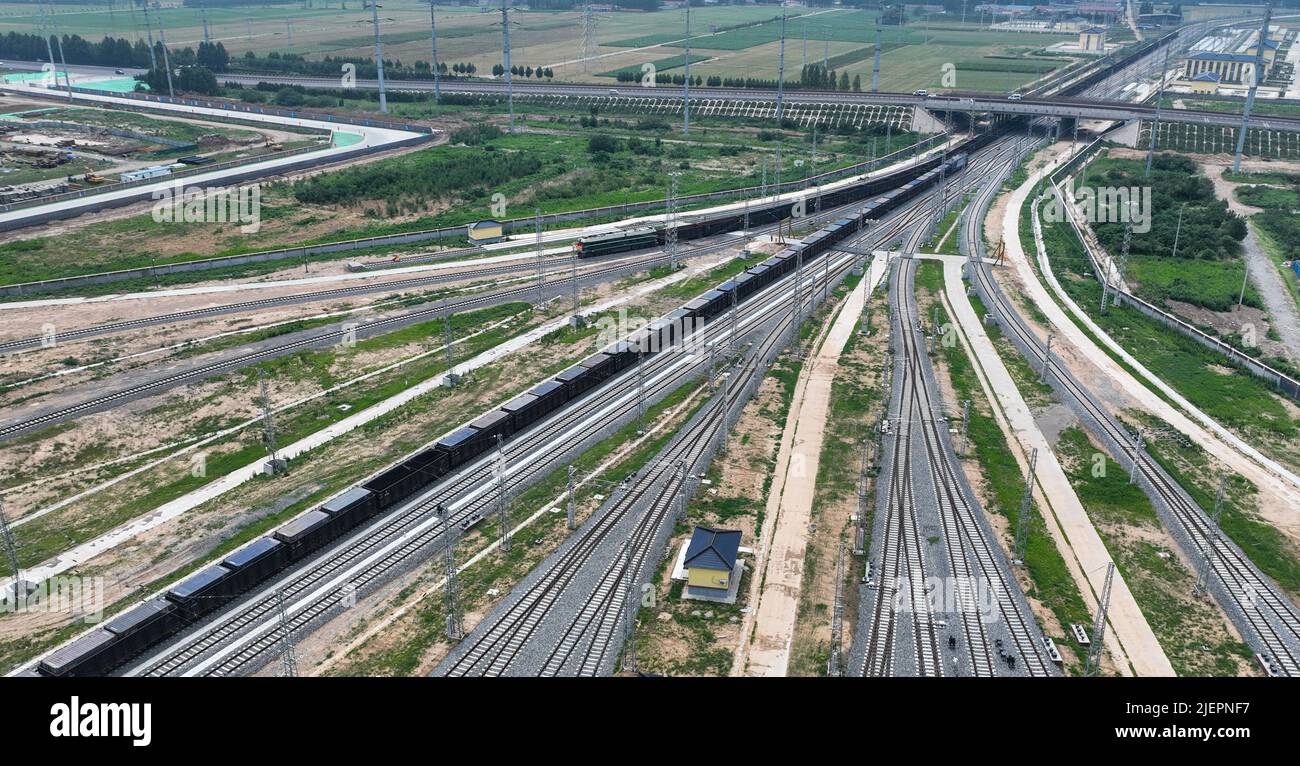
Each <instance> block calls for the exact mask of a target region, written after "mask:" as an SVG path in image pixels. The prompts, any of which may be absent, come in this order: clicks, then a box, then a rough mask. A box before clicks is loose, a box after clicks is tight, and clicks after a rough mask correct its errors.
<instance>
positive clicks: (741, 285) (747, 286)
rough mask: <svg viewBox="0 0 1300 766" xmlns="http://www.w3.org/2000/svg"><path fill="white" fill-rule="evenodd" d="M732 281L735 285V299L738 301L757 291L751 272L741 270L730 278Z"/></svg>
mask: <svg viewBox="0 0 1300 766" xmlns="http://www.w3.org/2000/svg"><path fill="white" fill-rule="evenodd" d="M732 282H734V283H735V285H736V301H737V302H738V303H744V302H745V301H747V300H749V299H750V297H751V296H753V295H754V293H755V292H757V290H756V289H755V285H754V275H753V274H750V273H748V272H744V271H742V272H740V273H739V274H737V275H736V276H735V277H733V278H732Z"/></svg>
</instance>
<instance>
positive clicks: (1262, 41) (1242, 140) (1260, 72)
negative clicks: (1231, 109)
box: [1232, 1, 1273, 173]
mask: <svg viewBox="0 0 1300 766" xmlns="http://www.w3.org/2000/svg"><path fill="white" fill-rule="evenodd" d="M1272 16H1273V3H1272V2H1271V1H1270V2H1269V3H1268V4H1267V5H1265V6H1264V26H1263V27H1261V28H1260V30H1259V42H1258V43H1257V44H1256V45H1255V71H1254V72H1252V73H1251V78H1252V79H1251V83H1250V90H1249V91H1247V92H1246V107H1245V108H1244V109H1242V110H1241V130H1240V131H1239V132H1238V133H1237V153H1236V154H1235V155H1233V158H1232V172H1234V173H1239V172H1241V152H1242V150H1243V149H1245V148H1246V129H1247V128H1249V127H1250V112H1251V110H1252V109H1254V108H1255V91H1256V90H1258V88H1259V84H1260V83H1261V82H1263V80H1264V71H1265V70H1264V46H1265V45H1268V22H1269V19H1271V18H1272Z"/></svg>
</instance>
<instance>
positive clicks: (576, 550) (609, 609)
mask: <svg viewBox="0 0 1300 766" xmlns="http://www.w3.org/2000/svg"><path fill="white" fill-rule="evenodd" d="M919 212H920V210H919V208H915V207H914V208H912V209H911V210H909V214H908V215H907V216H906V217H902V220H901V221H897V222H894V223H892V224H889V225H887V226H884V227H878V228H876V229H873V230H871V232H870V233H867V234H865V235H862V236H860V237H859V238H860V239H871V240H873V242H874V243H875V244H877V245H878V244H880V243H882V242H887V241H889V240H891V239H893V238H894V237H896V236H897V235H898V234H899V233H900V232H901V231H902V230H903V229H904V228H905V227H906V226H908V225H912V221H911V219H912V218H915V217H917V215H918V213H919ZM825 257H827V258H833V257H835V256H833V255H831V254H827V256H825ZM838 261H839V262H838V264H836V265H835V266H833V267H831V268H830V269H827V270H826V271H825V272H823V276H822V277H821V278H820V280H821V281H822V282H823V283H824V284H822V285H820V286H819V285H818V284H817V281H818V279H819V278H818V277H816V275H815V272H816V271H817V270H816V269H812V270H811V271H813V272H814V275H813V281H812V282H811V284H810V285H809V292H810V293H811V294H813V295H815V294H816V292H817V291H818V290H820V289H827V291H828V287H829V285H828V284H825V283H826V281H827V280H829V281H830V282H835V281H838V280H839V279H840V278H841V277H842V276H843V275H844V274H845V273H846V272H847V270H848V268H849V267H850V266H851V265H852V263H853V262H855V261H856V257H848V258H846V257H840V258H839V259H838ZM801 293H802V290H801ZM797 300H799V301H802V294H801V295H800V296H799V297H798V298H797ZM792 321H793V317H792V315H791V313H790V312H786V313H785V314H784V315H783V316H781V317H780V318H779V319H778V320H777V321H776V322H775V324H774V326H773V327H772V328H771V329H770V330H769V332H768V333H767V335H766V337H765V338H764V340H763V342H762V344H761V345H760V346H759V348H757V349H756V350H755V351H754V352H753V354H752V355H751V357H750V360H751V361H750V363H748V364H746V365H744V366H743V367H742V369H741V370H740V372H739V373H738V374H736V376H735V378H736V381H737V382H736V383H735V384H734V385H732V386H730V387H729V391H728V399H727V400H723V399H722V398H721V397H719V399H718V402H719V404H717V405H715V406H713V407H711V408H710V409H709V410H708V411H707V412H705V413H702V417H699V418H698V422H696V423H693V424H692V425H690V426H688V429H687V431H686V432H685V433H684V435H682V436H679V439H678V441H677V442H675V443H674V444H672V445H670V446H669V448H668V449H667V450H666V451H665V452H663V453H661V455H660V456H659V457H658V458H657V459H656V460H655V461H654V462H653V464H652V468H651V469H650V471H649V472H648V473H647V475H646V476H644V477H643V478H642V479H641V480H640V481H639V482H638V484H637V485H636V486H635V487H634V488H633V489H632V490H631V491H629V492H628V493H626V494H624V495H622V496H620V497H618V498H616V499H615V500H614V501H612V502H610V503H607V504H606V506H605V507H604V508H602V509H601V510H600V511H599V512H598V515H597V516H595V517H594V518H593V519H592V520H589V521H588V523H587V524H586V525H585V527H584V529H583V532H582V534H581V535H580V536H579V537H578V538H576V539H575V540H574V541H573V542H572V543H570V544H568V545H567V547H565V548H564V549H562V550H561V551H560V552H559V553H558V554H557V555H556V556H555V557H553V559H551V560H550V561H548V562H547V563H545V564H543V567H542V568H541V569H540V571H541V572H542V574H541V575H540V577H537V578H536V579H535V580H534V581H533V582H531V583H527V584H526V585H525V586H524V587H523V588H520V589H517V593H516V595H515V596H514V598H513V600H512V601H511V602H510V603H509V605H508V606H507V607H505V609H504V610H502V611H500V612H499V613H498V614H496V615H495V616H494V617H490V618H489V620H490V622H485V623H484V624H482V625H480V626H479V627H478V628H476V630H475V633H474V637H473V639H472V641H471V642H469V643H467V644H466V645H465V647H464V648H462V649H460V650H459V651H458V652H457V653H454V654H453V655H452V657H451V658H449V660H448V661H447V662H445V663H444V665H443V667H442V668H440V669H439V671H438V672H439V673H440V674H441V675H447V676H467V675H487V676H497V675H505V674H507V673H510V672H520V669H519V668H518V667H517V665H518V664H520V663H518V660H519V659H520V653H521V652H523V651H524V650H525V648H526V647H530V646H533V645H535V643H536V636H537V633H538V631H539V630H540V629H542V626H543V623H544V622H545V621H546V620H547V619H548V618H551V617H553V616H555V615H556V609H555V608H556V605H557V602H559V601H560V599H561V597H562V596H564V595H565V594H566V592H568V590H569V589H570V586H571V585H573V583H574V580H575V578H577V577H578V576H579V575H581V574H582V573H583V572H584V571H587V570H588V569H589V568H590V566H591V564H592V563H593V561H594V563H597V564H599V565H600V566H601V567H602V569H603V571H602V574H601V575H600V578H599V580H598V581H596V583H595V584H594V587H593V588H592V591H591V594H590V595H589V596H588V597H586V598H585V599H584V600H583V601H582V603H581V604H580V605H579V606H578V608H577V611H576V613H575V614H574V615H573V617H572V619H570V620H569V621H568V622H567V624H565V625H563V626H562V630H561V632H560V633H559V638H558V640H557V641H555V642H554V643H553V644H550V645H549V649H548V651H547V652H546V653H545V656H544V657H543V656H542V655H541V654H540V653H538V654H537V655H536V656H535V657H529V658H527V659H530V660H531V659H535V660H536V662H535V663H534V667H532V668H527V669H526V670H525V671H523V672H533V673H536V674H538V675H542V676H556V675H565V674H573V675H580V676H594V675H598V674H600V673H601V672H604V671H606V670H608V669H609V663H610V662H612V661H613V659H614V658H615V657H616V655H617V651H618V648H619V646H620V645H621V638H622V636H621V634H620V628H621V627H622V626H623V624H624V623H625V621H626V620H627V619H628V613H627V607H626V602H625V599H626V594H627V591H628V584H629V583H640V582H641V581H642V580H643V579H644V577H645V576H646V574H647V570H646V561H647V559H648V557H649V555H650V554H651V553H652V552H653V551H655V550H656V549H657V546H656V545H655V543H656V542H657V539H658V537H659V536H660V533H661V531H662V530H663V529H664V525H665V522H666V521H667V520H668V519H669V517H670V516H671V509H672V508H673V506H674V505H675V502H676V497H677V494H678V492H679V490H680V482H681V480H682V477H681V472H680V471H679V470H678V468H677V466H679V465H684V466H686V467H688V468H689V470H687V471H686V473H688V474H691V473H694V472H695V470H696V468H697V466H699V465H700V464H701V463H702V462H703V461H704V460H705V458H706V457H707V453H708V448H709V446H710V445H712V444H713V441H714V439H715V438H716V436H717V433H718V430H719V428H721V427H725V426H724V422H725V421H724V419H723V414H724V413H725V412H730V411H732V407H733V403H734V402H738V401H739V398H740V397H741V396H742V394H743V392H744V391H745V389H746V386H747V384H748V383H749V381H751V380H752V379H753V377H754V376H755V375H758V374H760V372H761V370H760V367H761V365H760V364H759V363H758V362H757V360H760V359H763V360H766V359H770V357H771V356H772V355H773V352H774V350H775V348H776V346H777V344H779V342H780V341H781V339H782V338H783V337H785V334H786V331H787V330H788V328H789V327H790V324H791V322H792ZM642 505H648V507H646V508H645V510H644V512H643V513H641V514H640V515H639V516H636V517H635V518H631V517H632V516H633V514H634V513H635V510H636V508H637V507H638V506H642ZM629 525H630V526H631V528H630V529H628V528H627V527H628V526H629ZM619 537H623V539H624V540H625V542H624V548H625V553H624V554H623V555H619V556H617V557H616V558H615V559H614V560H612V561H611V560H609V555H608V554H609V549H610V543H611V540H612V539H614V540H616V539H618V538H619ZM602 550H603V552H604V554H605V555H604V557H603V559H601V558H598V557H599V556H600V554H601V552H602ZM524 664H527V663H524Z"/></svg>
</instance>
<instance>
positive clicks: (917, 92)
mask: <svg viewBox="0 0 1300 766" xmlns="http://www.w3.org/2000/svg"><path fill="white" fill-rule="evenodd" d="M912 95H913V96H928V95H930V91H928V90H924V89H922V90H914V91H912Z"/></svg>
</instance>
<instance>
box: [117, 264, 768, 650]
mask: <svg viewBox="0 0 1300 766" xmlns="http://www.w3.org/2000/svg"><path fill="white" fill-rule="evenodd" d="M778 284H780V283H778ZM782 289H788V286H783V288H782ZM772 310H773V309H772V308H771V307H770V306H767V305H765V304H764V302H763V301H762V300H760V301H758V302H757V303H751V304H750V305H749V307H748V308H746V309H743V310H742V311H741V312H740V313H741V316H740V317H739V318H738V321H740V322H742V323H743V324H745V325H747V326H751V327H752V326H754V324H755V323H762V322H764V321H767V320H768V319H770V314H771V312H772ZM729 333H730V328H729V327H728V326H727V324H726V323H712V324H711V325H708V326H706V328H705V336H706V337H705V342H710V341H716V340H718V339H720V338H723V337H727V336H728V335H729ZM697 363H698V360H695V361H691V360H687V359H685V358H682V355H673V354H670V355H656V356H654V357H651V360H650V361H648V362H647V363H646V371H645V374H646V387H647V391H664V392H666V391H667V390H671V389H672V388H675V387H676V386H677V385H678V384H680V383H681V382H682V381H683V380H684V379H685V378H687V377H688V376H689V375H690V374H691V373H692V371H693V369H694V368H695V365H696V364H697ZM635 389H636V381H635V379H634V378H632V379H628V378H627V376H625V377H624V378H620V379H619V383H618V385H615V386H605V387H602V388H600V389H598V390H597V391H595V392H593V394H592V395H590V396H588V397H587V398H586V399H583V400H580V401H579V402H578V403H576V404H575V405H574V407H573V408H571V409H570V410H567V411H565V412H564V416H563V417H562V418H561V419H559V420H557V421H555V422H548V423H544V424H542V425H540V426H538V427H537V428H535V429H532V430H530V431H528V432H526V433H525V434H524V435H523V436H521V437H519V438H517V439H515V440H512V441H511V442H509V443H507V445H506V446H505V448H504V451H505V455H506V458H507V463H508V465H509V466H510V468H509V470H510V473H509V480H510V483H511V485H512V486H516V487H517V486H522V485H523V484H525V483H527V482H528V481H529V480H530V479H533V478H537V477H538V476H540V475H544V472H545V471H548V470H550V466H551V465H552V464H555V463H557V462H558V461H559V460H560V459H561V458H563V457H564V455H563V454H562V453H563V452H564V451H565V449H564V447H563V443H564V442H565V440H566V439H573V440H574V441H575V443H578V442H581V440H582V435H583V434H598V433H599V432H600V431H601V430H602V428H603V427H604V426H606V425H607V424H609V423H611V422H616V421H618V420H619V419H620V418H622V417H625V416H628V415H630V414H632V413H633V412H635V410H636V408H637V403H636V398H635ZM556 444H559V445H561V446H560V447H559V448H558V449H556V448H554V445H556ZM530 457H531V458H532V459H531V460H527V461H526V459H527V458H530ZM491 473H492V458H491V457H484V458H481V459H480V460H479V461H477V462H476V463H474V464H472V465H471V466H469V467H467V468H466V469H464V470H463V471H462V472H461V473H459V474H458V475H456V476H455V477H453V478H451V479H448V480H447V481H445V482H443V483H442V484H439V485H437V486H436V487H434V488H432V490H431V491H429V492H426V493H425V495H424V496H423V497H422V498H421V499H419V500H417V501H416V502H414V503H411V504H408V505H407V506H406V507H404V508H402V509H400V510H398V511H396V512H393V513H390V514H388V515H387V516H385V517H382V518H381V519H380V520H378V521H377V522H375V523H374V524H372V525H370V526H368V527H366V528H364V529H363V530H360V531H359V532H358V533H356V534H354V536H353V537H351V538H349V539H348V540H347V541H345V542H344V543H343V544H341V545H339V546H336V547H335V548H333V549H330V550H329V551H327V552H326V553H324V554H322V555H320V556H318V557H316V558H314V559H312V560H310V561H309V563H308V564H307V566H306V567H304V568H300V569H299V570H298V571H296V572H294V573H293V574H291V575H289V576H288V577H287V578H284V579H283V580H282V581H280V582H278V583H276V584H275V585H274V586H272V587H270V588H267V589H265V590H263V591H261V592H259V593H258V594H257V595H256V596H255V597H253V598H252V599H245V601H244V602H242V603H241V605H240V606H239V608H237V609H236V610H233V611H231V610H228V611H227V612H225V613H222V614H219V615H218V616H217V618H216V619H215V620H213V621H211V622H210V623H209V627H207V628H206V629H205V630H202V631H199V632H196V633H194V634H192V635H191V636H189V637H186V639H184V640H183V641H182V642H181V643H182V644H184V645H183V646H174V647H173V648H171V649H169V650H167V651H166V652H163V653H161V654H160V655H157V656H155V657H152V658H150V659H149V660H147V661H146V662H144V663H140V664H137V666H136V667H135V668H134V669H133V670H132V671H131V673H132V674H143V675H171V674H175V673H183V672H188V671H189V670H190V666H191V665H193V664H195V663H196V662H198V661H199V660H201V659H202V658H204V657H206V656H208V655H209V654H210V653H211V652H212V651H214V650H215V649H217V648H219V647H222V646H224V645H225V644H228V643H230V642H231V641H232V640H233V639H235V638H236V637H237V636H240V635H242V634H245V633H248V632H249V631H251V630H263V631H265V630H266V629H267V628H274V627H275V626H274V625H271V624H270V622H273V621H274V613H275V602H276V593H277V592H278V591H279V590H280V589H283V590H284V593H285V597H286V600H287V602H288V603H291V604H293V606H292V607H291V611H292V612H293V614H292V615H291V618H290V627H291V628H292V629H293V630H295V631H298V630H301V629H303V628H305V627H306V626H307V625H309V624H310V623H311V622H312V621H313V620H314V619H315V618H316V617H318V616H320V615H322V614H324V613H325V612H327V611H329V609H330V608H331V607H333V606H335V605H337V604H338V603H339V600H340V598H342V596H343V595H344V593H343V586H344V585H348V586H350V587H351V588H354V589H356V590H360V589H362V588H364V587H365V585H367V584H369V583H371V582H374V581H375V580H377V579H379V578H380V577H381V576H382V575H384V574H386V573H388V572H392V571H394V570H395V569H396V568H397V567H399V566H401V565H403V564H405V563H407V562H409V561H410V560H411V559H412V558H413V557H415V555H416V554H417V553H419V552H420V551H422V550H423V549H425V548H427V547H428V546H429V545H431V544H433V543H435V542H436V541H439V540H441V539H442V534H443V532H444V531H445V528H446V525H447V524H458V525H459V524H461V523H463V522H469V523H473V522H475V521H477V520H478V519H480V518H482V517H483V516H484V513H483V511H484V509H485V508H486V507H487V506H488V505H489V504H491V503H492V502H494V501H495V495H493V494H492V493H491V492H490V486H491ZM439 506H444V507H445V512H444V514H443V516H442V517H439V516H438V515H437V513H436V510H437V509H438V507H439ZM302 601H305V602H307V603H306V604H305V605H302V604H300V603H299V602H302ZM300 606H301V608H299V607H300ZM267 635H269V636H270V638H269V639H267ZM278 638H279V637H278V633H276V632H275V631H274V630H270V631H268V632H267V633H263V635H262V636H261V640H259V641H258V643H256V645H254V646H250V647H249V648H248V649H247V650H241V651H240V652H239V653H238V655H239V656H238V657H234V658H231V659H230V660H226V661H223V662H222V663H220V667H216V668H212V669H208V668H204V669H203V671H202V672H203V674H206V675H220V674H225V673H230V672H233V671H234V670H235V669H236V668H240V669H242V668H246V667H248V666H250V665H252V664H254V661H255V660H256V659H258V658H259V657H261V656H263V655H264V654H265V653H266V652H267V651H268V650H269V649H271V648H272V647H273V646H274V645H275V643H276V641H278Z"/></svg>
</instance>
